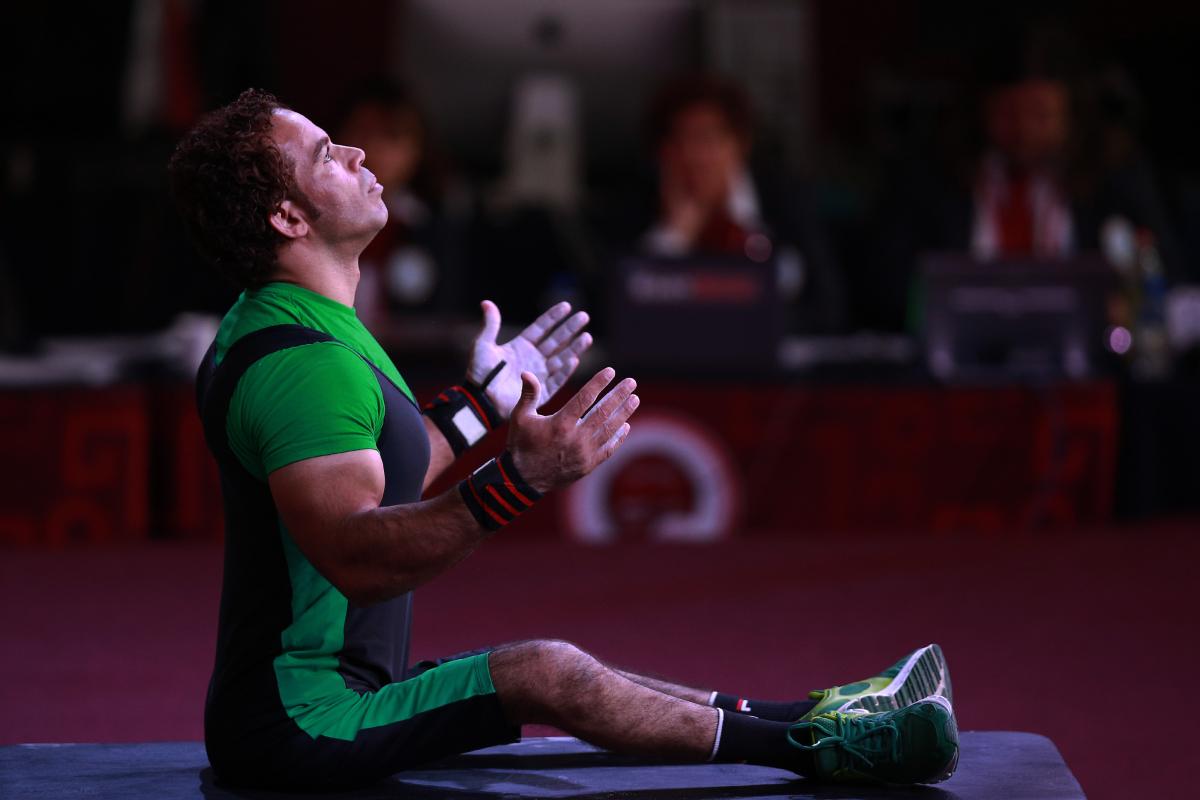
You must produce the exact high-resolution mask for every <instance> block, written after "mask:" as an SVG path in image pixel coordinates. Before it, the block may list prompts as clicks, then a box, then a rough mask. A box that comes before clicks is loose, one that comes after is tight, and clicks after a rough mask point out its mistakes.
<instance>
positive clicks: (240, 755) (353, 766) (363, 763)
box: [205, 651, 521, 789]
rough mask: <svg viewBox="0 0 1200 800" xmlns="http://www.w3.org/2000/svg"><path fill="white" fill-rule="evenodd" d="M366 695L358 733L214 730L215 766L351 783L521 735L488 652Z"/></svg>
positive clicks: (267, 776) (288, 784)
mask: <svg viewBox="0 0 1200 800" xmlns="http://www.w3.org/2000/svg"><path fill="white" fill-rule="evenodd" d="M360 697H362V698H363V700H362V702H363V703H371V704H372V708H371V710H370V712H368V715H367V717H366V724H361V725H356V728H355V729H354V730H353V731H352V733H348V732H346V731H344V730H339V729H338V728H337V726H336V725H334V726H332V727H331V730H332V731H334V735H323V734H318V735H316V736H313V735H311V734H310V733H308V732H306V731H305V730H303V729H302V728H301V727H300V726H299V725H297V724H296V723H295V722H293V721H292V720H290V719H289V720H286V721H285V722H281V723H280V724H277V725H272V726H270V727H269V728H266V729H260V730H258V731H256V732H255V733H254V734H252V735H244V736H240V737H219V738H220V739H221V740H217V739H216V738H214V737H211V736H210V737H208V739H207V740H206V742H205V744H206V747H207V749H208V755H209V760H210V762H211V763H212V765H213V769H214V771H215V772H216V774H217V776H218V778H219V779H220V780H221V781H222V782H225V783H230V784H235V785H239V786H246V787H254V788H264V789H267V788H269V789H348V788H354V787H357V786H364V785H367V784H370V783H373V782H375V781H378V780H380V779H382V778H385V777H387V776H388V775H391V774H393V773H395V772H399V771H401V770H404V769H407V768H410V767H415V766H418V765H420V764H425V763H428V762H430V761H435V760H437V759H439V758H444V757H446V756H451V755H456V754H458V753H465V752H468V751H471V750H478V749H479V748H481V747H491V746H493V745H499V744H509V743H511V742H515V741H518V740H519V739H520V738H521V728H520V726H519V725H513V724H512V723H510V722H509V721H508V720H507V719H506V718H505V716H504V712H503V711H502V709H501V707H500V701H499V699H498V698H497V697H496V692H495V688H494V687H493V686H492V683H491V676H490V673H489V672H488V666H487V652H486V651H484V652H480V653H473V654H462V655H460V656H455V657H452V658H447V659H439V660H438V661H436V662H422V663H421V664H418V665H417V666H416V667H414V668H413V669H412V670H410V672H409V675H407V676H406V677H405V680H403V681H399V682H397V683H393V684H389V685H387V686H385V687H383V688H382V689H381V690H380V691H379V692H377V693H369V695H360ZM374 706H378V708H375V707H374ZM361 717H362V714H361V711H360V713H359V714H358V717H356V719H357V718H361Z"/></svg>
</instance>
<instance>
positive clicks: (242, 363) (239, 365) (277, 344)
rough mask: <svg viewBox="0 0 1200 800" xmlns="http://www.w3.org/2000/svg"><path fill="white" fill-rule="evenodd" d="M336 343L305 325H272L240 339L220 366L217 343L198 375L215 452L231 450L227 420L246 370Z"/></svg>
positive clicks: (198, 405)
mask: <svg viewBox="0 0 1200 800" xmlns="http://www.w3.org/2000/svg"><path fill="white" fill-rule="evenodd" d="M332 341H334V338H333V337H332V336H330V335H329V334H327V333H324V332H322V331H318V330H314V329H313V328H306V327H305V326H303V325H272V326H271V327H269V328H262V329H261V330H257V331H255V332H254V333H251V334H247V335H246V336H243V337H242V338H241V339H238V340H237V341H236V342H234V344H233V346H232V347H230V348H229V352H227V353H226V354H225V358H223V359H222V360H221V363H220V364H215V363H214V359H215V356H216V349H217V343H216V342H213V344H212V346H211V347H209V348H208V353H206V354H205V356H204V360H203V361H202V362H201V363H200V369H199V370H197V372H196V408H197V410H198V411H199V412H200V420H201V421H202V422H203V423H204V435H205V438H207V439H208V444H209V447H211V448H212V450H213V453H214V454H218V453H220V454H224V453H226V452H227V451H228V448H229V443H228V441H227V440H226V437H225V435H224V434H225V418H226V416H227V415H228V413H229V403H230V402H231V401H232V400H233V392H234V389H236V388H237V384H238V381H239V380H241V377H242V375H244V374H245V373H246V370H248V369H250V367H251V366H253V365H254V363H255V362H256V361H258V360H259V359H260V358H262V357H264V356H268V355H270V354H271V353H275V352H278V351H280V350H287V349H289V348H292V347H298V346H300V345H305V344H315V343H317V342H332Z"/></svg>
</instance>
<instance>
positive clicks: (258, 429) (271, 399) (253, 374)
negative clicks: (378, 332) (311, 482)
mask: <svg viewBox="0 0 1200 800" xmlns="http://www.w3.org/2000/svg"><path fill="white" fill-rule="evenodd" d="M384 413H385V406H384V399H383V391H382V390H381V389H380V388H379V382H378V380H377V379H376V377H375V373H374V372H373V371H372V369H371V368H370V366H368V365H367V364H366V362H364V361H363V360H362V359H361V358H360V357H359V356H358V355H356V354H355V353H354V352H353V351H351V350H350V349H349V348H347V347H345V346H343V345H341V344H338V343H335V342H321V343H317V344H309V345H301V346H299V347H292V348H289V349H287V350H281V351H279V352H277V353H271V354H270V355H267V356H264V357H263V358H262V359H260V360H259V361H257V362H256V363H255V364H254V365H252V366H251V367H250V368H249V369H248V370H246V372H245V374H244V375H242V377H241V380H239V381H238V385H237V388H236V389H235V390H234V393H233V398H232V400H231V402H230V405H229V416H228V418H227V420H226V430H227V433H228V436H229V446H230V449H232V450H233V452H234V455H236V456H237V458H238V460H239V461H241V462H242V465H243V466H244V467H246V469H247V470H248V471H249V472H250V474H251V475H254V476H255V477H256V478H259V479H260V480H266V477H267V476H268V475H270V474H271V473H272V472H274V471H275V470H277V469H279V468H280V467H285V466H287V465H288V464H292V463H295V462H297V461H303V460H304V459H306V458H316V457H317V456H327V455H332V454H333V453H346V452H350V451H351V450H367V449H376V446H377V445H376V442H377V440H378V437H379V432H380V430H381V429H382V426H383V418H384Z"/></svg>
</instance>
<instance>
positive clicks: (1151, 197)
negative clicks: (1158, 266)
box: [856, 31, 1179, 329]
mask: <svg viewBox="0 0 1200 800" xmlns="http://www.w3.org/2000/svg"><path fill="white" fill-rule="evenodd" d="M1021 42H1022V43H1021V44H1020V46H1017V47H1014V46H1012V45H1011V43H1010V44H1009V45H1007V46H1006V47H1005V48H1004V50H1003V52H1002V53H1001V54H999V55H998V56H996V57H993V58H989V59H985V61H984V63H983V65H982V66H983V72H984V82H983V89H982V91H981V92H980V93H979V101H978V125H979V131H980V134H981V136H980V137H979V138H980V140H981V144H980V145H979V146H978V147H975V148H964V152H966V153H967V155H966V157H962V158H955V157H954V155H953V154H952V155H950V157H947V158H944V159H943V163H941V164H938V163H937V162H936V160H935V161H933V162H931V161H930V160H926V159H917V158H913V159H909V160H908V162H907V164H906V165H905V166H904V168H902V170H901V171H900V174H899V175H897V176H895V177H894V178H893V179H892V180H891V181H890V182H889V183H888V185H887V186H885V189H884V191H883V193H882V200H881V203H880V212H879V215H878V218H877V220H876V225H875V231H874V234H875V235H874V237H873V239H874V242H875V251H874V253H873V258H872V259H871V262H872V263H871V265H870V269H869V272H870V275H869V279H868V280H865V281H861V282H860V284H861V286H860V288H861V290H862V294H861V296H859V297H856V301H857V302H858V304H859V306H860V308H859V309H858V310H859V313H860V316H862V317H864V321H866V322H867V324H870V325H872V326H874V327H883V328H894V329H898V328H901V327H903V325H904V324H905V318H906V316H909V311H910V309H909V302H910V297H911V287H912V281H913V278H914V277H915V273H916V269H917V261H918V259H919V257H920V255H921V253H923V252H929V251H957V252H962V253H969V254H971V255H973V256H975V257H976V258H978V259H980V260H984V261H987V260H993V259H1007V258H1022V259H1030V258H1032V259H1044V260H1056V259H1062V258H1068V257H1070V256H1072V255H1075V254H1077V253H1083V252H1095V251H1099V250H1101V249H1102V245H1103V242H1102V237H1103V235H1104V234H1103V231H1104V229H1105V226H1106V224H1108V223H1109V222H1110V221H1113V220H1117V221H1123V222H1124V223H1127V224H1128V225H1129V226H1131V227H1133V228H1138V229H1142V230H1145V231H1148V232H1149V233H1150V234H1151V235H1152V236H1153V238H1154V239H1155V240H1156V241H1157V243H1158V248H1159V249H1160V251H1161V252H1162V254H1163V257H1164V261H1165V262H1166V265H1167V271H1168V275H1171V276H1175V275H1176V274H1177V273H1178V270H1179V264H1178V259H1177V258H1176V253H1177V250H1176V248H1175V244H1174V243H1175V238H1174V236H1173V233H1172V231H1171V229H1170V228H1171V226H1170V223H1169V221H1168V219H1167V214H1166V212H1165V210H1164V204H1163V203H1162V201H1161V199H1160V197H1159V194H1158V190H1157V187H1156V185H1155V181H1154V178H1153V175H1152V173H1151V171H1150V169H1149V166H1148V164H1147V163H1146V161H1145V160H1144V159H1143V158H1140V157H1137V151H1134V150H1128V149H1127V150H1125V151H1122V153H1117V152H1116V151H1114V150H1113V148H1110V147H1106V146H1105V142H1106V141H1107V140H1109V139H1111V138H1112V137H1111V131H1112V125H1111V124H1110V125H1108V126H1107V127H1106V126H1105V125H1104V124H1103V122H1104V120H1103V119H1100V118H1098V116H1097V114H1096V111H1095V109H1093V108H1091V107H1089V106H1088V104H1087V103H1085V102H1084V97H1083V94H1082V93H1081V92H1080V91H1078V89H1077V86H1078V84H1079V83H1080V79H1079V76H1080V75H1082V72H1081V70H1080V69H1079V68H1078V67H1077V66H1076V65H1077V64H1078V59H1077V57H1076V55H1075V53H1074V50H1073V48H1072V46H1071V43H1070V40H1069V39H1067V38H1064V37H1061V36H1054V35H1050V32H1046V31H1042V32H1035V33H1034V34H1031V35H1029V36H1028V37H1026V38H1025V39H1023V40H1021ZM908 322H909V324H912V322H913V320H912V319H911V317H910V318H909V320H908Z"/></svg>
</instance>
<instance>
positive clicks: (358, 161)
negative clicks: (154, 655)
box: [349, 147, 367, 170]
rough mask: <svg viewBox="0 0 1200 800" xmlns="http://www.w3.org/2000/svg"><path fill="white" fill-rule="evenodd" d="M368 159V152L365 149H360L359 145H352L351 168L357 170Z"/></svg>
mask: <svg viewBox="0 0 1200 800" xmlns="http://www.w3.org/2000/svg"><path fill="white" fill-rule="evenodd" d="M366 160H367V154H366V152H365V151H363V150H362V149H360V148H358V147H351V148H350V161H349V163H350V168H351V169H355V170H356V169H358V168H360V167H361V166H362V165H363V162H364V161H366Z"/></svg>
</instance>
